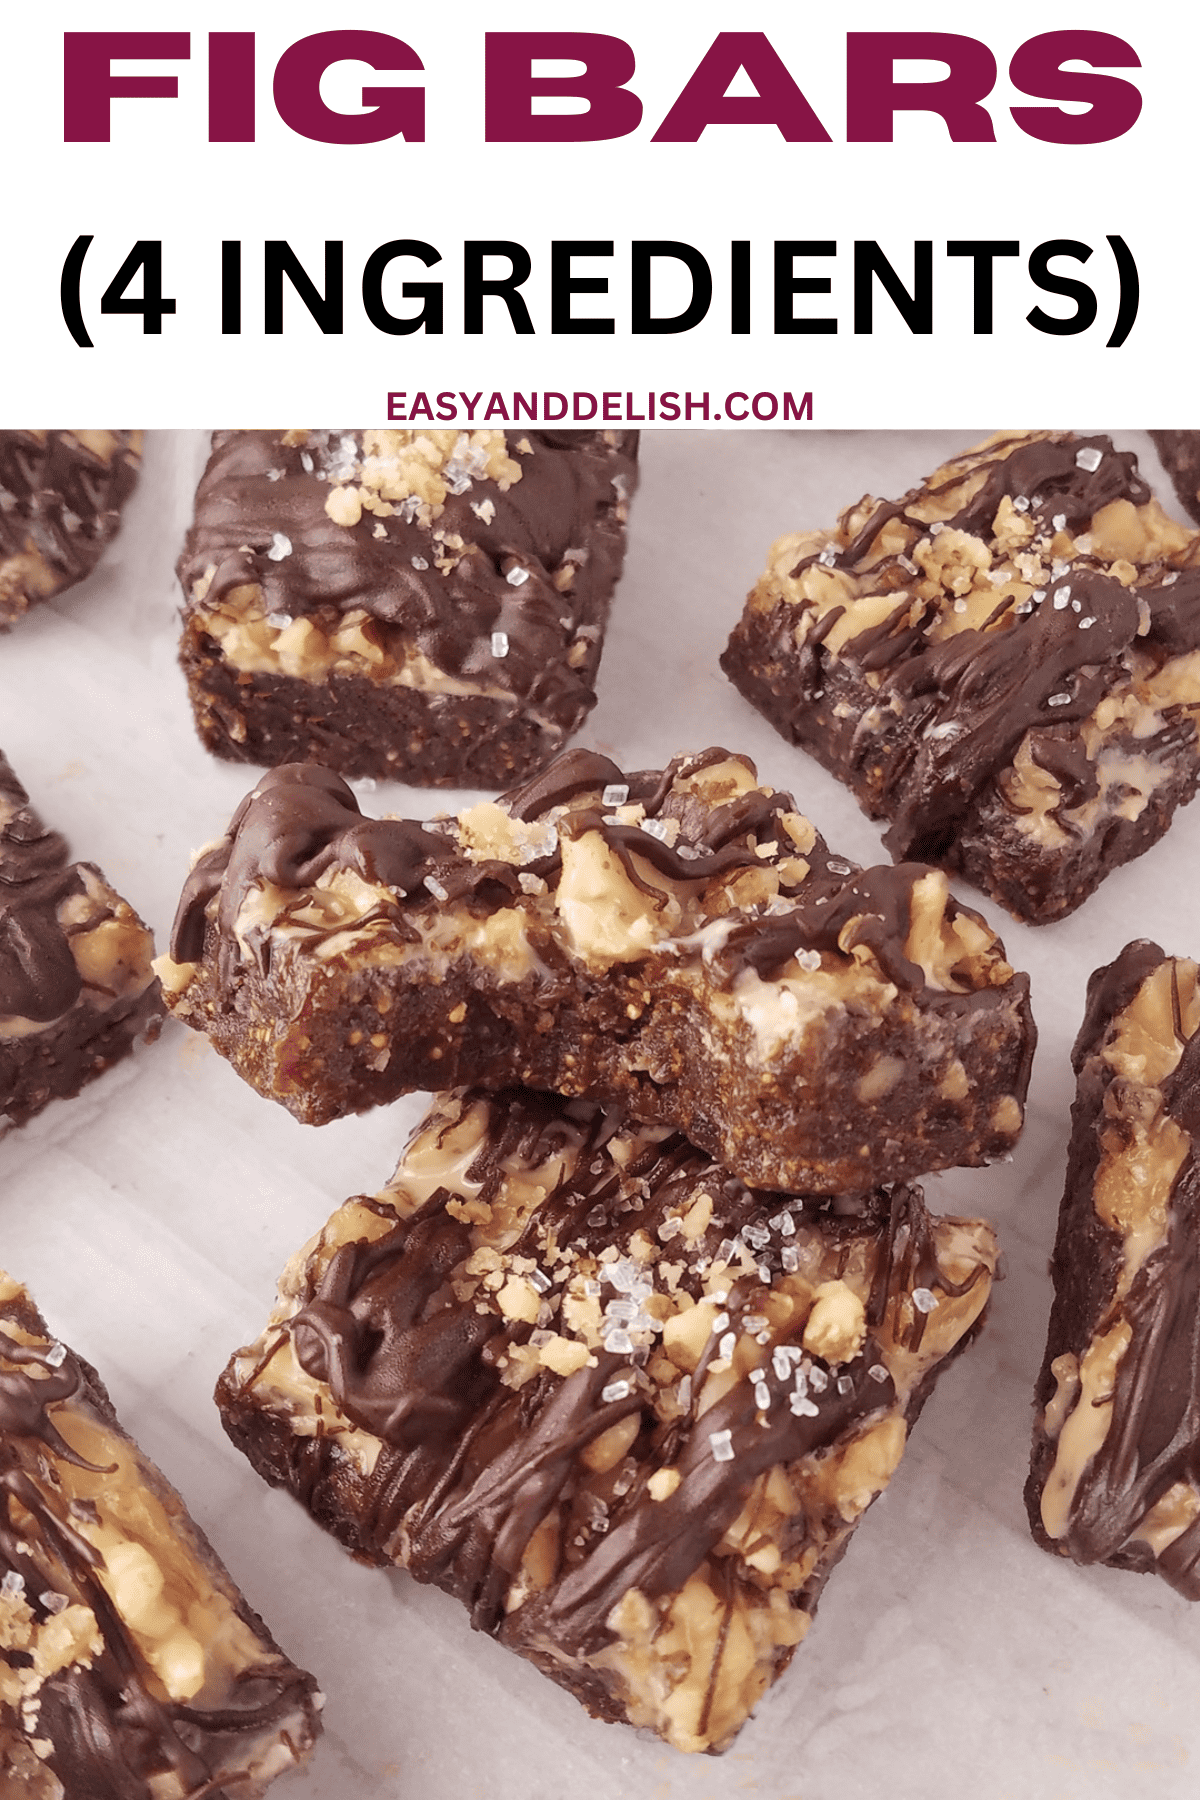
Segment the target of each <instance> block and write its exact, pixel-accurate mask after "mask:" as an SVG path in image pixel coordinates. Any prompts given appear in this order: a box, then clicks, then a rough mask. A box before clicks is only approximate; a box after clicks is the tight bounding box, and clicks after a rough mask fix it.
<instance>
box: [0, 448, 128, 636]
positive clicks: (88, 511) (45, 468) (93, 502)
mask: <svg viewBox="0 0 1200 1800" xmlns="http://www.w3.org/2000/svg"><path fill="white" fill-rule="evenodd" d="M111 435H112V437H113V439H114V440H115V441H114V443H113V448H112V455H111V457H110V458H109V460H108V461H107V462H106V461H105V460H104V458H103V457H101V456H99V455H98V454H97V453H96V451H95V450H92V449H90V448H88V446H87V445H86V444H84V443H82V442H81V441H80V439H79V438H77V437H76V436H75V434H74V433H73V432H70V431H42V432H35V431H0V559H5V558H8V557H20V556H23V555H27V554H28V553H29V552H30V551H33V552H35V553H36V554H37V555H38V556H40V557H41V558H42V559H43V561H44V562H45V564H46V565H47V568H48V569H49V571H50V573H51V576H52V578H53V584H54V585H53V590H52V591H54V592H59V591H60V590H61V589H62V588H65V587H70V586H71V585H72V584H73V583H74V582H76V581H81V580H82V579H83V577H84V576H85V575H87V574H88V573H89V572H90V570H91V569H92V568H93V567H94V565H95V563H96V562H97V560H98V558H99V556H100V552H101V551H102V550H103V548H104V546H105V544H106V543H107V542H108V540H109V538H111V537H112V536H113V534H114V532H115V531H116V529H117V525H118V523H119V521H120V510H121V507H122V506H123V504H124V502H125V500H126V499H127V498H128V496H129V494H130V492H131V491H132V488H133V485H134V482H135V480H136V479H137V469H138V460H139V459H138V450H137V439H138V436H139V434H136V433H133V432H129V431H118V432H113V433H112V434H111ZM44 597H45V596H44V595H43V594H42V592H41V589H40V585H35V586H34V587H33V588H32V591H28V592H25V591H21V589H20V588H19V587H18V589H17V591H16V593H15V594H14V593H13V591H12V589H11V588H9V589H7V590H6V592H5V595H4V597H3V598H0V628H3V627H4V626H7V625H10V624H12V623H13V621H14V619H15V618H17V617H18V616H19V614H20V613H21V612H23V611H24V610H25V606H26V605H27V604H28V603H29V602H30V601H31V600H33V599H42V598H44Z"/></svg>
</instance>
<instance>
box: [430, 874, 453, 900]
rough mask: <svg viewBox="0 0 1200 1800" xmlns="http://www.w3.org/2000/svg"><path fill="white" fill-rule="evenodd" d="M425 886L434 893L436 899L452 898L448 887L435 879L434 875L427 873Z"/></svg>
mask: <svg viewBox="0 0 1200 1800" xmlns="http://www.w3.org/2000/svg"><path fill="white" fill-rule="evenodd" d="M425 886H426V887H427V888H428V890H429V892H430V893H431V894H432V895H433V897H434V899H435V900H448V899H449V898H450V893H449V890H448V889H447V888H444V887H443V886H442V884H441V882H440V881H437V880H435V878H434V877H433V876H432V875H427V876H426V877H425Z"/></svg>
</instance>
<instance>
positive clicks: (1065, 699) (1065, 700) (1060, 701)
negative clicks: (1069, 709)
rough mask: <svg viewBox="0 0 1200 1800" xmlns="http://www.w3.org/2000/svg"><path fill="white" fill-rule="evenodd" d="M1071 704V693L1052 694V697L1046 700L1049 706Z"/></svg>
mask: <svg viewBox="0 0 1200 1800" xmlns="http://www.w3.org/2000/svg"><path fill="white" fill-rule="evenodd" d="M1070 704H1071V696H1070V694H1051V696H1050V698H1049V699H1048V700H1047V702H1046V705H1047V706H1070Z"/></svg>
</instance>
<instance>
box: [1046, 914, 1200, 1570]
mask: <svg viewBox="0 0 1200 1800" xmlns="http://www.w3.org/2000/svg"><path fill="white" fill-rule="evenodd" d="M1164 963H1170V965H1171V981H1172V995H1173V1000H1174V1012H1175V1033H1176V1040H1177V1042H1178V1043H1179V1045H1180V1047H1181V1049H1180V1056H1179V1061H1178V1063H1177V1065H1176V1067H1175V1069H1174V1071H1173V1072H1172V1073H1171V1074H1170V1075H1168V1076H1167V1077H1166V1079H1165V1080H1164V1081H1163V1082H1162V1084H1161V1088H1160V1093H1161V1096H1162V1115H1163V1116H1164V1117H1166V1118H1169V1119H1171V1120H1173V1121H1174V1122H1175V1124H1176V1125H1178V1127H1179V1128H1180V1130H1181V1131H1183V1132H1185V1133H1186V1134H1187V1135H1188V1137H1189V1138H1190V1139H1191V1143H1190V1145H1189V1147H1188V1149H1187V1150H1186V1153H1185V1155H1184V1158H1183V1161H1182V1163H1181V1165H1180V1167H1179V1169H1178V1172H1177V1174H1176V1176H1175V1179H1174V1182H1173V1184H1172V1187H1171V1191H1170V1195H1169V1199H1168V1208H1167V1221H1166V1233H1165V1238H1164V1241H1163V1242H1162V1243H1160V1244H1159V1245H1158V1246H1157V1248H1155V1249H1153V1250H1152V1251H1151V1252H1150V1254H1149V1255H1148V1256H1147V1257H1146V1259H1145V1261H1144V1262H1143V1263H1142V1264H1141V1266H1140V1268H1138V1269H1137V1271H1136V1273H1135V1274H1134V1276H1133V1279H1132V1281H1131V1283H1130V1285H1129V1289H1128V1292H1127V1293H1126V1294H1125V1295H1124V1297H1123V1298H1119V1297H1118V1294H1117V1283H1118V1278H1119V1274H1120V1271H1121V1267H1122V1252H1123V1240H1122V1236H1121V1234H1120V1233H1118V1232H1117V1231H1114V1230H1113V1229H1112V1228H1111V1227H1109V1226H1108V1225H1107V1224H1105V1223H1103V1222H1102V1221H1101V1220H1100V1219H1099V1217H1098V1216H1097V1214H1096V1213H1095V1211H1094V1209H1093V1205H1092V1192H1093V1188H1094V1184H1095V1180H1096V1175H1097V1171H1098V1169H1099V1167H1100V1165H1101V1162H1102V1160H1103V1158H1104V1157H1105V1155H1106V1154H1120V1143H1121V1139H1122V1136H1123V1135H1124V1134H1126V1133H1130V1134H1131V1133H1132V1131H1133V1124H1132V1120H1133V1119H1134V1118H1136V1117H1138V1116H1139V1115H1140V1113H1141V1111H1142V1103H1141V1100H1140V1099H1139V1098H1138V1097H1137V1096H1133V1097H1131V1098H1130V1101H1129V1103H1128V1104H1129V1107H1130V1108H1131V1109H1132V1110H1131V1111H1128V1112H1127V1110H1126V1103H1125V1100H1124V1094H1123V1090H1124V1088H1125V1086H1126V1085H1127V1084H1126V1080H1125V1078H1124V1077H1123V1076H1122V1075H1120V1074H1119V1073H1118V1072H1117V1070H1116V1069H1115V1068H1114V1067H1113V1066H1112V1065H1111V1064H1110V1063H1108V1061H1107V1060H1106V1059H1105V1057H1104V1055H1103V1051H1104V1047H1105V1045H1106V1043H1107V1042H1109V1041H1110V1040H1111V1037H1112V1035H1113V1033H1114V1031H1115V1030H1116V1028H1117V1024H1118V1021H1119V1020H1120V1018H1121V1016H1122V1014H1123V1013H1124V1012H1125V1011H1126V1009H1127V1008H1128V1007H1129V1006H1130V1005H1132V1004H1133V1002H1134V1001H1135V999H1136V997H1137V995H1138V993H1139V991H1140V989H1141V988H1142V986H1143V985H1144V983H1145V982H1146V981H1147V980H1148V979H1149V977H1150V976H1152V975H1153V974H1154V973H1155V972H1156V971H1157V970H1158V969H1159V968H1161V967H1162V965H1163V964H1164ZM1177 980H1178V976H1177V964H1176V961H1175V959H1174V958H1168V957H1165V956H1164V953H1163V952H1162V950H1161V949H1160V948H1159V946H1158V945H1157V944H1153V943H1150V942H1148V941H1146V940H1138V941H1136V942H1134V943H1131V944H1127V945H1126V947H1125V949H1124V950H1123V951H1122V952H1121V954H1120V955H1119V956H1118V957H1117V958H1116V960H1115V961H1114V962H1112V963H1110V964H1109V965H1108V966H1107V967H1105V968H1102V969H1099V970H1097V971H1096V973H1095V974H1094V975H1093V976H1092V979H1091V981H1090V982H1089V985H1088V1003H1087V1011H1086V1014H1085V1018H1084V1021H1083V1025H1082V1028H1081V1030H1080V1033H1079V1036H1078V1039H1077V1041H1076V1045H1075V1054H1074V1062H1075V1068H1076V1071H1077V1073H1078V1076H1079V1092H1078V1097H1077V1100H1076V1103H1075V1107H1074V1111H1073V1129H1072V1137H1071V1151H1070V1162H1069V1165H1068V1176H1067V1188H1066V1192H1065V1194H1064V1198H1063V1207H1062V1212H1061V1214H1060V1218H1059V1233H1058V1242H1057V1245H1056V1248H1055V1255H1054V1263H1053V1272H1054V1276H1055V1303H1054V1309H1053V1312H1052V1315H1051V1322H1050V1334H1049V1341H1048V1343H1047V1348H1046V1357H1045V1360H1044V1363H1043V1368H1042V1373H1041V1376H1040V1378H1039V1383H1038V1390H1037V1404H1038V1407H1039V1424H1038V1427H1037V1428H1036V1429H1035V1436H1034V1456H1033V1467H1032V1472H1031V1475H1030V1480H1029V1484H1028V1487H1027V1490H1026V1499H1027V1504H1028V1507H1029V1513H1030V1520H1031V1523H1032V1525H1033V1528H1034V1535H1035V1536H1037V1537H1038V1538H1039V1541H1041V1542H1043V1543H1044V1544H1045V1545H1046V1547H1047V1548H1049V1549H1060V1550H1062V1551H1063V1552H1065V1553H1066V1554H1069V1555H1070V1556H1071V1557H1072V1558H1073V1559H1074V1560H1075V1561H1077V1562H1080V1563H1107V1564H1109V1565H1111V1566H1114V1567H1119V1568H1132V1569H1140V1570H1156V1571H1157V1572H1158V1573H1160V1574H1161V1575H1163V1576H1164V1577H1165V1579H1166V1580H1167V1581H1169V1582H1170V1583H1171V1585H1172V1586H1173V1587H1176V1588H1177V1589H1178V1590H1179V1592H1180V1593H1182V1594H1183V1595H1184V1596H1185V1597H1186V1598H1188V1599H1193V1600H1197V1599H1200V1517H1198V1518H1197V1519H1196V1520H1195V1521H1193V1522H1192V1524H1190V1525H1188V1526H1187V1528H1186V1529H1185V1530H1184V1531H1183V1532H1182V1534H1181V1535H1179V1536H1177V1537H1176V1538H1175V1540H1174V1541H1173V1542H1172V1543H1171V1544H1169V1545H1168V1546H1167V1547H1166V1548H1165V1549H1163V1550H1161V1551H1158V1552H1156V1551H1154V1550H1153V1549H1152V1547H1151V1545H1150V1544H1149V1543H1148V1542H1146V1541H1145V1540H1144V1539H1142V1538H1140V1537H1139V1535H1138V1531H1139V1527H1140V1526H1141V1524H1142V1522H1143V1521H1144V1519H1145V1517H1146V1514H1147V1513H1148V1512H1149V1511H1150V1510H1151V1509H1152V1508H1153V1507H1154V1505H1155V1504H1156V1503H1157V1502H1158V1501H1159V1500H1160V1499H1161V1498H1162V1496H1163V1495H1164V1494H1165V1493H1166V1492H1167V1490H1168V1489H1169V1488H1171V1487H1173V1486H1174V1485H1175V1484H1176V1483H1177V1482H1188V1483H1190V1484H1191V1485H1192V1487H1193V1488H1194V1489H1196V1490H1197V1491H1198V1492H1200V1158H1198V1157H1197V1144H1198V1143H1200V1032H1198V1033H1195V1034H1193V1035H1192V1036H1191V1037H1190V1038H1185V1036H1184V1032H1183V1026H1182V1019H1181V1017H1180V1009H1179V1002H1178V993H1177V986H1176V983H1177ZM1121 1321H1124V1322H1125V1323H1126V1324H1127V1325H1128V1326H1129V1328H1130V1331H1131V1336H1130V1340H1129V1344H1128V1347H1127V1348H1126V1350H1125V1351H1124V1353H1123V1355H1122V1356H1121V1357H1120V1360H1119V1362H1118V1364H1117V1369H1116V1379H1115V1386H1114V1390H1113V1402H1112V1415H1111V1420H1110V1423H1109V1426H1108V1429H1107V1431H1106V1433H1105V1434H1104V1437H1103V1441H1102V1442H1101V1443H1100V1444H1099V1447H1098V1448H1097V1449H1096V1450H1095V1452H1094V1454H1092V1455H1091V1457H1090V1458H1089V1459H1088V1461H1087V1464H1086V1466H1085V1468H1084V1470H1083V1472H1082V1474H1081V1476H1080V1478H1079V1480H1078V1482H1077V1484H1076V1487H1075V1490H1074V1492H1073V1494H1072V1496H1071V1503H1070V1508H1069V1513H1068V1522H1067V1527H1066V1530H1065V1533H1064V1535H1063V1536H1062V1538H1061V1539H1056V1540H1051V1539H1049V1538H1048V1537H1047V1535H1046V1533H1045V1531H1044V1529H1043V1527H1042V1521H1041V1515H1040V1506H1041V1495H1042V1490H1043V1487H1044V1486H1045V1484H1046V1482H1047V1480H1048V1479H1049V1477H1050V1473H1051V1470H1052V1469H1053V1467H1054V1459H1055V1453H1056V1450H1055V1442H1054V1441H1053V1440H1051V1439H1049V1438H1048V1437H1047V1436H1046V1434H1045V1432H1044V1430H1043V1429H1042V1426H1041V1423H1040V1421H1041V1418H1042V1416H1043V1414H1044V1409H1045V1407H1046V1406H1047V1404H1048V1403H1049V1401H1050V1399H1051V1397H1052V1395H1053V1393H1054V1390H1055V1385H1056V1384H1055V1376H1054V1372H1053V1370H1052V1368H1051V1364H1052V1362H1053V1361H1054V1360H1055V1358H1056V1357H1058V1356H1059V1355H1061V1354H1063V1353H1064V1352H1069V1353H1071V1354H1073V1355H1075V1356H1082V1355H1083V1353H1084V1352H1085V1351H1086V1349H1087V1347H1088V1344H1089V1343H1090V1342H1092V1341H1094V1340H1095V1339H1096V1338H1097V1337H1098V1336H1100V1335H1101V1334H1102V1333H1105V1332H1107V1331H1109V1330H1111V1329H1112V1328H1113V1327H1114V1326H1115V1325H1116V1324H1117V1323H1119V1322H1121Z"/></svg>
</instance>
